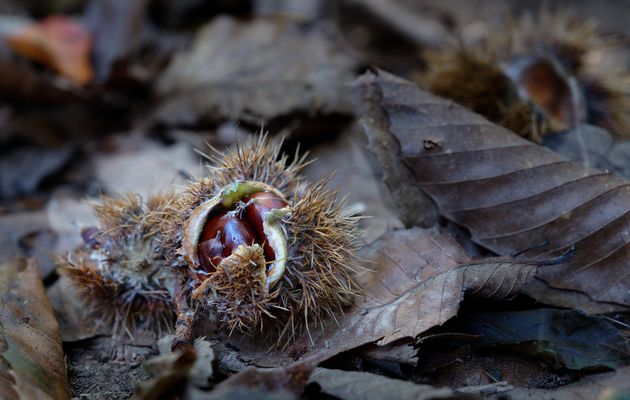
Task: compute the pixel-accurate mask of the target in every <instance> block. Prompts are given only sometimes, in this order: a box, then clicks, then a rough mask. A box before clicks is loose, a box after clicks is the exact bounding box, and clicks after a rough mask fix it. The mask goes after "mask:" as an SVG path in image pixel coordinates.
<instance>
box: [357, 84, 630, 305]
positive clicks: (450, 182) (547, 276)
mask: <svg viewBox="0 0 630 400" xmlns="http://www.w3.org/2000/svg"><path fill="white" fill-rule="evenodd" d="M355 93H356V102H357V105H358V108H359V110H360V111H359V112H360V114H361V117H362V122H363V125H364V128H365V130H366V132H367V134H368V136H369V137H370V140H371V141H379V140H383V139H385V140H391V138H392V137H393V138H395V139H396V141H397V142H398V143H400V153H399V156H400V159H401V160H402V161H403V162H404V163H405V165H406V166H408V167H409V169H410V170H411V171H412V172H413V173H414V179H413V180H412V181H409V182H406V184H407V185H409V186H415V185H417V186H418V187H420V188H422V190H423V191H425V192H426V193H428V194H429V195H430V196H431V198H432V199H433V200H434V201H435V203H436V204H437V205H438V207H439V210H440V213H441V214H442V215H444V216H446V217H447V218H449V219H451V220H452V221H455V222H457V223H459V224H461V225H463V226H465V227H466V228H468V229H469V230H470V232H471V234H472V239H473V240H474V241H475V242H476V243H478V244H480V245H482V246H484V247H486V248H488V249H490V250H493V251H495V252H497V253H498V254H502V255H510V254H514V253H517V252H519V251H522V250H524V249H528V248H531V247H532V246H536V245H539V244H540V243H542V242H545V241H549V245H547V246H542V247H538V248H534V249H531V250H530V251H529V252H528V253H527V256H528V257H530V258H533V259H548V258H552V257H554V256H557V255H559V254H562V253H563V252H565V251H566V250H567V249H568V248H570V247H571V246H573V245H575V246H576V249H577V250H576V253H575V255H574V256H573V257H571V258H569V259H568V261H566V262H565V263H563V264H560V265H555V266H547V267H544V268H541V269H540V270H539V272H538V275H537V276H538V277H540V278H541V279H543V280H544V281H545V282H547V283H548V284H549V285H550V286H551V287H554V288H560V289H570V290H574V291H579V292H582V293H585V294H586V295H588V296H589V297H590V299H591V300H594V301H597V302H610V303H617V304H621V305H625V306H628V305H630V290H628V287H629V285H630V273H628V269H627V268H626V267H627V263H628V256H629V255H630V233H629V232H630V230H629V229H628V226H629V225H630V185H628V181H626V180H624V179H622V178H619V177H616V176H614V175H611V174H609V173H606V172H603V171H599V170H596V169H593V168H590V167H587V166H585V165H583V164H580V163H577V162H573V161H569V160H567V159H565V158H564V157H562V156H560V155H558V154H556V153H554V152H552V151H550V150H547V149H545V148H543V147H540V146H538V145H536V144H533V143H531V142H529V141H527V140H525V139H522V138H520V137H519V136H517V135H515V134H513V133H512V132H509V131H507V130H506V129H504V128H501V127H499V126H496V125H494V124H492V123H490V122H488V121H487V120H486V119H484V118H483V117H481V116H479V115H477V114H474V113H473V112H471V111H468V110H467V109H464V108H463V107H460V106H458V105H456V104H454V103H453V102H451V101H447V100H443V99H440V98H438V97H436V96H433V95H431V94H429V93H427V92H425V91H423V90H421V89H420V88H418V87H417V86H416V85H414V84H412V83H410V82H408V81H405V80H403V79H401V78H398V77H395V76H393V75H390V74H387V73H384V72H378V73H377V74H373V73H368V74H366V75H364V76H363V77H362V78H361V79H360V80H359V81H358V82H357V85H356V92H355ZM575 306H577V307H579V305H578V304H576V305H575ZM586 310H587V311H588V308H587V309H586Z"/></svg>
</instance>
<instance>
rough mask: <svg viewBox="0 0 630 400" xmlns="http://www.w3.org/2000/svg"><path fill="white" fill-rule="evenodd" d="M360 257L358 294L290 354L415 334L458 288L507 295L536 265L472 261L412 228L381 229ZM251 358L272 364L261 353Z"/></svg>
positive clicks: (447, 305)
mask: <svg viewBox="0 0 630 400" xmlns="http://www.w3.org/2000/svg"><path fill="white" fill-rule="evenodd" d="M362 257H363V258H364V259H365V260H367V262H366V265H367V266H368V267H369V268H370V269H371V270H373V271H363V272H361V273H359V274H358V276H357V277H356V280H357V283H358V284H359V286H360V289H361V291H362V292H363V296H361V297H359V298H358V299H357V300H356V301H355V304H354V305H353V306H352V307H351V308H350V309H349V310H348V311H347V313H346V314H345V315H344V316H342V317H341V318H338V319H337V320H331V321H329V323H328V324H327V325H326V326H324V327H323V329H312V330H311V331H310V336H309V337H307V338H305V342H306V343H300V341H297V342H296V344H294V345H292V346H291V347H290V348H289V349H288V350H289V353H290V354H292V355H293V356H294V357H295V356H303V357H304V359H317V360H319V361H323V360H324V359H326V358H328V357H332V356H334V355H336V354H338V353H340V352H342V351H347V350H350V349H353V348H356V347H359V346H361V345H364V344H367V343H372V342H377V344H379V345H385V344H389V343H392V342H394V341H396V340H398V339H402V338H407V337H415V336H417V335H418V334H420V333H422V332H424V331H426V330H427V329H429V328H431V327H433V326H436V325H441V324H443V323H444V322H446V320H448V319H450V318H451V317H453V316H454V315H455V314H456V313H457V310H458V308H459V303H460V301H461V300H462V299H463V296H464V293H465V292H468V293H470V294H471V295H475V296H481V297H491V298H496V299H504V298H510V297H513V296H515V295H516V294H517V293H518V292H519V290H520V289H521V288H522V287H523V286H524V285H525V284H526V283H527V282H528V281H529V280H530V279H531V278H532V277H533V275H534V273H535V271H536V266H534V265H531V264H524V263H514V262H506V261H502V260H499V259H489V260H484V262H483V263H473V262H471V260H470V259H469V257H468V256H467V255H466V253H465V252H464V250H463V249H462V248H461V247H460V246H459V245H458V244H457V242H455V240H454V239H453V238H451V237H450V236H448V235H445V234H436V233H435V232H434V231H432V230H423V229H419V228H415V229H409V230H399V231H391V232H389V233H387V234H385V235H384V236H383V237H381V238H380V239H379V240H378V241H376V242H375V243H374V244H372V245H371V246H370V247H368V248H366V250H365V251H364V252H363V253H362ZM307 343H312V345H309V344H307ZM299 346H302V347H303V349H302V351H299V350H298V347H299ZM296 353H297V354H296ZM253 361H254V362H255V363H257V364H259V365H277V363H278V359H277V358H276V357H275V356H267V355H262V356H258V357H254V360H253Z"/></svg>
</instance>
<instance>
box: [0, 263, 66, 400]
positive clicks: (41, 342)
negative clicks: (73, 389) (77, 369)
mask: <svg viewBox="0 0 630 400" xmlns="http://www.w3.org/2000/svg"><path fill="white" fill-rule="evenodd" d="M0 397H2V398H3V399H14V398H23V399H27V398H28V399H67V398H69V392H68V378H67V375H66V363H65V359H64V354H63V348H62V346H61V334H60V333H59V324H58V323H57V320H56V318H55V314H54V312H53V309H52V307H51V306H50V303H49V302H48V298H47V297H46V291H45V290H44V285H43V283H42V280H41V278H40V276H39V270H38V268H37V265H36V263H35V262H34V260H33V259H30V260H29V261H26V260H24V259H16V260H15V261H13V262H8V263H6V264H4V265H2V266H0Z"/></svg>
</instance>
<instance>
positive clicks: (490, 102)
mask: <svg viewBox="0 0 630 400" xmlns="http://www.w3.org/2000/svg"><path fill="white" fill-rule="evenodd" d="M495 52H496V49H494V48H490V47H487V46H486V45H480V46H473V47H471V48H466V47H462V45H460V44H451V45H448V46H447V47H446V48H445V49H443V50H442V51H427V52H426V53H425V57H426V60H427V65H428V69H427V71H425V72H424V73H423V74H419V75H418V76H417V79H418V81H419V82H420V83H421V84H422V85H424V86H425V87H426V88H427V89H429V90H430V91H431V92H433V93H435V94H437V95H439V96H442V97H446V98H448V99H451V100H453V101H455V102H457V103H458V104H461V105H463V106H465V107H468V108H470V109H471V110H473V111H475V112H477V113H479V114H481V115H483V116H484V117H486V118H488V119H489V120H490V121H492V122H495V123H497V124H500V125H502V126H505V127H506V128H508V129H510V130H512V131H513V132H516V133H518V134H519V135H521V136H526V137H527V136H530V135H531V131H532V127H531V121H532V116H531V112H530V109H529V107H528V106H527V104H526V103H525V102H524V101H523V100H521V99H520V98H519V97H518V95H517V92H516V90H515V88H514V86H513V84H512V82H511V81H510V79H509V78H508V77H507V76H505V74H504V73H503V71H502V70H501V68H500V67H499V62H498V60H497V57H496V55H495Z"/></svg>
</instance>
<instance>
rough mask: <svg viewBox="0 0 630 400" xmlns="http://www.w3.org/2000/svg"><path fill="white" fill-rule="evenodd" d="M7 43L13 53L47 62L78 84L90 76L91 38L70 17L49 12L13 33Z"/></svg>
mask: <svg viewBox="0 0 630 400" xmlns="http://www.w3.org/2000/svg"><path fill="white" fill-rule="evenodd" d="M7 44H8V45H9V47H11V49H13V51H15V52H16V53H18V54H21V55H23V56H25V57H28V58H30V59H32V60H35V61H38V62H41V63H43V64H46V65H48V66H50V67H51V68H52V69H54V70H55V71H57V72H58V73H59V74H60V75H63V76H65V77H66V78H68V79H71V80H72V81H74V82H76V83H78V84H79V85H85V84H86V83H88V82H89V81H90V80H92V76H93V72H92V66H91V63H90V51H91V49H92V38H91V37H90V33H89V32H88V31H87V30H86V29H85V28H84V27H83V25H81V24H80V23H78V22H76V21H74V20H72V19H71V18H68V17H65V16H63V15H52V16H49V17H47V18H46V19H44V20H43V21H40V22H38V23H35V24H30V25H27V26H25V27H24V28H22V29H20V30H18V31H17V32H15V33H12V34H11V35H9V37H8V38H7Z"/></svg>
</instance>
